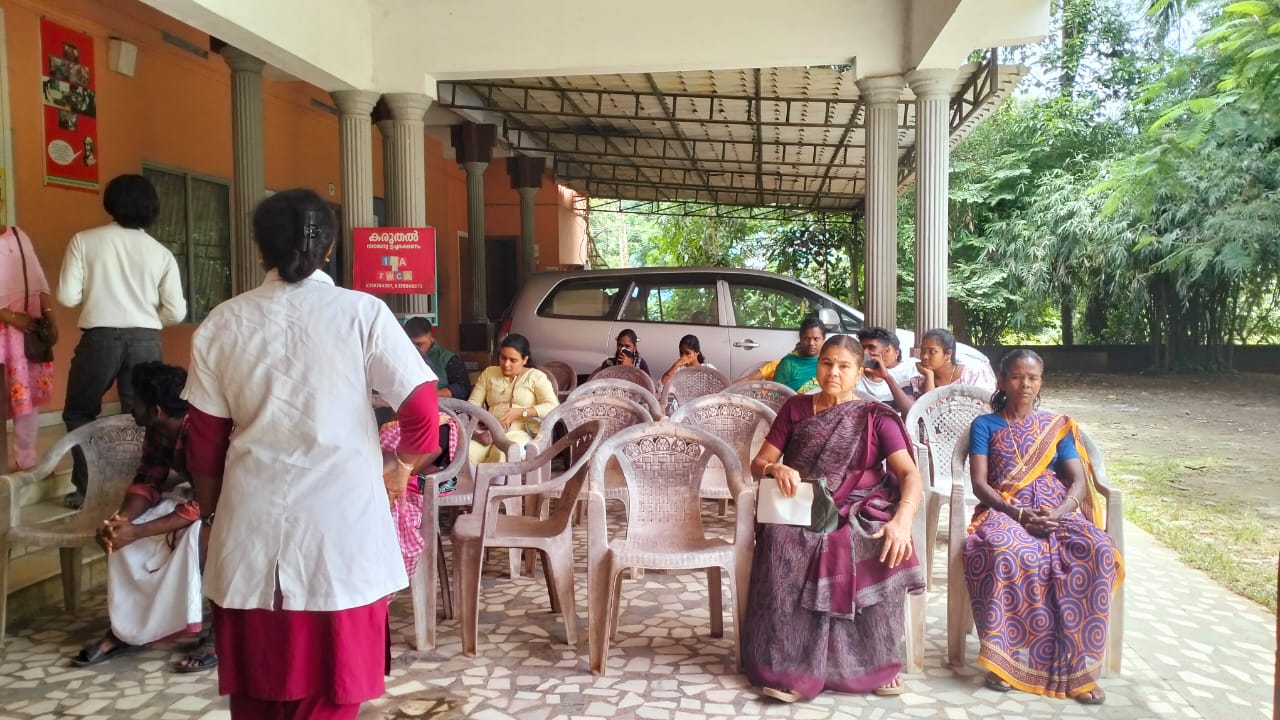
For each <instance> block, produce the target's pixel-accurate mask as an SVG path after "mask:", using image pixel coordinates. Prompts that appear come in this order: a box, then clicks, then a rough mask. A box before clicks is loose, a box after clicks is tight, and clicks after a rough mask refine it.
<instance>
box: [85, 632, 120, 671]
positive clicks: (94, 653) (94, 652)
mask: <svg viewBox="0 0 1280 720" xmlns="http://www.w3.org/2000/svg"><path fill="white" fill-rule="evenodd" d="M104 642H109V643H111V647H110V648H108V649H106V650H103V649H102V643H104ZM132 649H133V646H132V645H130V644H129V643H127V642H125V641H123V640H121V639H120V638H118V637H116V634H115V633H113V632H111V631H110V630H108V631H107V634H106V635H103V636H102V639H101V640H98V641H97V642H94V643H92V644H90V645H86V646H85V647H84V648H83V649H82V650H81V651H80V652H79V653H78V654H77V655H76V656H75V657H73V658H71V664H72V665H74V666H75V667H89V666H90V665H97V664H98V663H104V662H106V661H108V660H110V659H111V658H113V657H115V656H116V655H120V654H122V653H126V652H129V651H130V650H132Z"/></svg>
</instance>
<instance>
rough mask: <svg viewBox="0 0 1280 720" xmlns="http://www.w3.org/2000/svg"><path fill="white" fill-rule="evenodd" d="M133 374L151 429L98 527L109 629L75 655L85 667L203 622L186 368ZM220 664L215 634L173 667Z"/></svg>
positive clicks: (146, 368) (136, 408) (143, 419)
mask: <svg viewBox="0 0 1280 720" xmlns="http://www.w3.org/2000/svg"><path fill="white" fill-rule="evenodd" d="M132 373H133V375H132V377H133V390H134V394H133V406H132V408H131V410H132V412H133V419H134V420H135V421H136V422H137V423H138V424H139V425H141V426H142V427H144V428H146V435H145V437H144V439H143V443H142V462H141V463H140V464H139V466H138V472H137V474H136V475H135V476H134V479H133V484H132V485H130V486H129V490H128V491H127V493H126V494H125V498H124V502H123V503H121V505H120V509H119V510H117V511H116V512H115V513H114V514H112V516H111V517H109V518H107V519H105V520H103V521H102V527H101V528H99V530H98V537H97V540H98V544H99V545H100V546H102V549H103V550H105V551H106V552H107V613H108V615H109V617H110V620H111V628H110V629H109V630H108V631H107V633H106V635H104V636H103V637H102V639H101V640H99V641H97V642H95V643H91V644H89V645H87V646H85V648H84V649H83V650H81V651H80V653H79V654H78V655H76V656H75V657H74V658H72V660H71V663H72V664H73V665H77V666H81V667H83V666H87V665H96V664H98V663H100V662H103V661H105V660H108V659H109V658H111V657H114V656H116V655H119V654H121V653H123V652H126V651H128V650H130V649H131V648H134V647H137V646H139V645H146V644H148V643H151V642H155V641H157V640H160V639H163V638H166V637H169V636H172V635H176V634H178V633H183V632H194V633H199V632H200V628H201V621H202V608H203V599H202V596H201V592H200V567H201V564H202V562H201V560H202V558H201V547H200V506H199V504H198V503H196V501H195V498H194V495H193V494H192V491H191V486H190V485H189V484H188V483H189V480H190V477H189V476H188V475H187V472H186V465H187V463H186V457H185V446H186V444H187V401H186V400H183V399H182V398H181V393H182V388H183V386H184V385H186V382H187V371H186V370H183V369H182V368H180V367H175V366H173V365H165V364H164V363H162V362H159V361H153V362H147V363H142V364H139V365H135V366H134V367H133V369H132ZM217 663H218V658H217V655H216V654H215V651H214V645H213V636H212V633H210V634H208V635H206V636H204V637H202V638H201V639H200V640H199V641H198V642H197V645H196V647H195V649H193V650H192V651H191V653H190V654H188V655H187V657H185V658H184V659H183V660H182V661H180V662H179V663H178V664H177V666H176V668H175V669H176V670H177V671H178V672H197V671H200V670H208V669H210V668H212V667H214V666H216V665H217Z"/></svg>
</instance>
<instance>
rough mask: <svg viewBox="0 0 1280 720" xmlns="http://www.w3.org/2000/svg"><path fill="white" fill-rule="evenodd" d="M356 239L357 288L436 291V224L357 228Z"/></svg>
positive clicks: (378, 291)
mask: <svg viewBox="0 0 1280 720" xmlns="http://www.w3.org/2000/svg"><path fill="white" fill-rule="evenodd" d="M353 240H354V242H353V245H354V246H355V253H354V254H355V258H354V260H355V262H354V263H353V264H352V266H351V275H352V280H353V282H354V284H355V289H356V290H363V291H364V292H367V293H374V294H376V295H417V294H429V295H434V294H435V292H436V229H435V228H432V227H421V228H356V229H355V236H354V238H353Z"/></svg>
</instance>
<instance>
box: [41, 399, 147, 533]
mask: <svg viewBox="0 0 1280 720" xmlns="http://www.w3.org/2000/svg"><path fill="white" fill-rule="evenodd" d="M145 435H146V430H145V429H143V428H142V427H141V426H139V425H138V423H137V422H135V421H134V419H133V416H132V415H129V414H124V415H114V416H112V417H107V418H101V419H98V420H94V421H93V422H91V423H89V424H88V425H84V426H82V427H79V428H76V429H75V430H72V431H71V432H69V433H67V434H66V435H64V436H63V437H62V438H60V439H59V440H58V441H57V442H55V443H54V444H53V446H52V447H51V448H49V451H48V452H46V453H45V454H44V456H43V457H41V458H40V461H39V462H38V463H36V466H35V467H33V468H31V469H30V470H29V471H28V472H30V473H31V474H32V475H34V476H36V477H38V478H42V477H48V476H49V475H51V474H53V471H54V468H55V467H56V466H57V464H58V462H59V461H60V460H61V459H62V458H63V456H65V455H66V454H67V453H69V452H71V448H72V447H73V446H75V445H79V446H80V450H81V451H82V452H83V453H84V459H85V464H86V465H87V466H88V470H89V475H88V484H87V485H86V488H85V496H84V505H82V506H81V510H80V512H81V513H89V514H91V515H94V516H95V517H104V518H105V517H109V516H110V515H111V514H112V513H114V512H115V511H116V510H118V509H119V508H120V502H121V501H122V500H124V493H125V490H127V489H128V488H129V485H130V484H131V483H132V482H133V478H134V475H135V473H137V471H138V463H139V462H141V461H142V440H143V437H145Z"/></svg>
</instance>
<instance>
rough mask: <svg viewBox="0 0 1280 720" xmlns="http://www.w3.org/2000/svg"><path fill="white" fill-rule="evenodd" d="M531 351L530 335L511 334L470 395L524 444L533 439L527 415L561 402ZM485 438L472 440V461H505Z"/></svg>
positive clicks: (518, 441)
mask: <svg viewBox="0 0 1280 720" xmlns="http://www.w3.org/2000/svg"><path fill="white" fill-rule="evenodd" d="M529 353H530V350H529V340H528V338H526V337H525V336H523V335H517V334H515V333H512V334H511V335H508V336H507V337H506V338H504V339H503V340H502V346H501V347H500V348H499V349H498V364H497V365H496V366H489V367H487V368H485V369H484V372H482V373H480V378H479V379H478V380H476V384H475V387H473V388H471V397H469V398H467V400H468V401H469V402H470V403H471V404H472V405H479V406H480V407H483V408H486V409H487V410H488V411H489V412H490V413H492V414H493V416H494V417H496V418H498V422H500V423H502V427H503V428H505V429H506V431H507V437H508V438H510V439H511V440H512V441H513V442H516V443H519V444H521V445H523V444H525V443H527V442H529V441H530V440H532V439H533V437H532V435H531V434H530V433H529V431H528V430H526V429H525V423H526V422H527V421H528V419H529V418H533V417H542V416H543V415H546V414H547V413H549V412H551V409H552V408H554V407H555V406H557V405H559V404H560V401H559V400H557V399H556V391H555V388H554V387H553V386H552V385H551V380H550V378H548V377H547V375H546V373H544V372H542V371H541V370H539V369H537V368H531V367H529V362H530V361H529ZM477 434H479V433H477ZM483 439H484V438H480V439H474V438H473V439H472V440H471V449H470V450H469V452H468V454H469V455H470V457H471V462H475V463H481V462H504V461H505V460H506V455H505V454H504V453H503V452H502V451H501V450H499V449H498V448H496V447H494V446H493V443H492V441H490V442H487V443H486V442H481V440H483Z"/></svg>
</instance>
